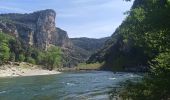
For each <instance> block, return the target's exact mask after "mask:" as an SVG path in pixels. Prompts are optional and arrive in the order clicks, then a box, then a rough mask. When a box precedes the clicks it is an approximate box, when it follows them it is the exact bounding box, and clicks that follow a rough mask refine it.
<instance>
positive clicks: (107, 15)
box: [0, 0, 133, 38]
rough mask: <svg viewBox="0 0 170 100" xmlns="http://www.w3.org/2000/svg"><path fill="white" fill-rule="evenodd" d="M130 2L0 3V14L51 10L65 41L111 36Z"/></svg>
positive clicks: (40, 0) (34, 0)
mask: <svg viewBox="0 0 170 100" xmlns="http://www.w3.org/2000/svg"><path fill="white" fill-rule="evenodd" d="M132 4H133V2H125V1H124V0H0V5H1V6H0V13H31V12H34V11H37V10H44V9H54V10H55V11H56V13H57V15H56V26H57V27H59V28H61V29H63V30H65V31H67V33H68V35H69V37H71V38H75V37H89V38H102V37H107V36H111V35H112V34H113V32H114V31H115V29H116V28H117V27H118V26H119V25H120V24H121V23H122V21H123V20H124V19H125V18H126V15H124V12H126V11H128V10H130V8H131V6H132Z"/></svg>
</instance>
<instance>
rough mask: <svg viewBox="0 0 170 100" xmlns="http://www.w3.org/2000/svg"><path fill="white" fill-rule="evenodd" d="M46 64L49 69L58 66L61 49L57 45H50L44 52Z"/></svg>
mask: <svg viewBox="0 0 170 100" xmlns="http://www.w3.org/2000/svg"><path fill="white" fill-rule="evenodd" d="M45 59H46V65H47V68H48V69H49V70H53V69H54V68H55V67H59V66H60V64H61V49H60V48H58V47H51V48H49V49H48V51H47V52H46V58H45Z"/></svg>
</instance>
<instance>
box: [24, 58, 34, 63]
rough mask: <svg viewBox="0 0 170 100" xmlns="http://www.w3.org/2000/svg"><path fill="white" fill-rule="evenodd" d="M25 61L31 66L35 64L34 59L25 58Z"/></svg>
mask: <svg viewBox="0 0 170 100" xmlns="http://www.w3.org/2000/svg"><path fill="white" fill-rule="evenodd" d="M26 61H27V62H28V63H31V64H36V61H35V59H33V58H32V57H27V58H26Z"/></svg>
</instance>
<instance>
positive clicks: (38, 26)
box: [0, 9, 84, 67]
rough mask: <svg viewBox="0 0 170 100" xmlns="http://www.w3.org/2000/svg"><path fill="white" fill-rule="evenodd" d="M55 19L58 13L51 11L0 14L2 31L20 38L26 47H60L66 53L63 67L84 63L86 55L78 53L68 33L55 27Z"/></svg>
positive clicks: (42, 48)
mask: <svg viewBox="0 0 170 100" xmlns="http://www.w3.org/2000/svg"><path fill="white" fill-rule="evenodd" d="M55 17H56V13H55V11H54V10H51V9H47V10H42V11H37V12H33V13H30V14H16V13H11V14H0V31H1V32H4V33H6V34H9V35H12V36H14V37H16V38H18V39H19V40H21V42H22V43H23V44H24V45H27V46H31V47H34V48H38V49H40V50H47V49H48V48H49V47H50V46H52V45H55V46H58V47H60V48H61V49H62V51H63V52H64V53H63V58H64V59H63V66H64V67H73V66H76V65H77V64H78V63H79V62H83V61H84V57H83V56H84V55H83V53H82V52H77V48H76V47H75V46H74V45H73V43H72V42H71V40H70V39H69V37H68V35H67V32H66V31H64V30H62V29H60V28H57V27H56V26H55Z"/></svg>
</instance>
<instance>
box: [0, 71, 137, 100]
mask: <svg viewBox="0 0 170 100" xmlns="http://www.w3.org/2000/svg"><path fill="white" fill-rule="evenodd" d="M137 77H140V76H139V75H137V74H132V73H120V72H119V73H113V72H106V71H89V72H68V73H62V74H58V75H47V76H27V77H15V78H0V100H110V98H111V96H110V94H111V93H112V92H111V91H113V89H115V88H118V87H120V82H124V81H125V80H128V79H134V78H137Z"/></svg>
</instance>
